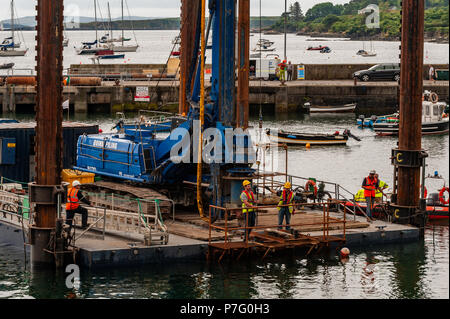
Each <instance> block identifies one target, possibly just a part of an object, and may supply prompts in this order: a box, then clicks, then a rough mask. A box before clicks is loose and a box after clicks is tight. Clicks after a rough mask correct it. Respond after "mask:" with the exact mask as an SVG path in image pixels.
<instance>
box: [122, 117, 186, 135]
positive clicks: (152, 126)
mask: <svg viewBox="0 0 450 319" xmlns="http://www.w3.org/2000/svg"><path fill="white" fill-rule="evenodd" d="M143 114H147V115H143ZM116 116H118V117H119V120H118V121H117V123H116V125H115V126H114V127H113V129H116V130H117V131H118V132H119V133H125V134H127V132H128V133H130V134H131V135H134V134H135V131H136V130H139V132H140V133H141V134H142V136H143V137H146V136H147V137H148V136H152V135H153V134H155V133H167V132H170V131H171V130H172V129H174V128H175V127H177V126H178V125H179V124H181V123H183V122H185V121H186V119H187V118H186V117H185V116H182V115H177V114H173V113H168V112H159V111H147V110H139V112H138V118H137V120H131V121H126V120H125V115H124V114H123V113H122V112H117V113H116Z"/></svg>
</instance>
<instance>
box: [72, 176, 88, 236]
mask: <svg viewBox="0 0 450 319" xmlns="http://www.w3.org/2000/svg"><path fill="white" fill-rule="evenodd" d="M80 186H81V183H80V182H79V181H77V180H75V181H73V183H72V188H71V189H69V190H68V191H67V203H66V224H67V225H69V226H70V227H72V221H73V217H74V216H75V213H78V214H81V228H83V229H84V228H87V227H88V226H89V224H88V222H87V221H88V211H87V209H86V208H84V207H81V206H80V202H83V203H85V204H87V205H90V204H91V203H90V202H89V200H88V199H87V198H86V197H84V194H83V193H82V192H81V191H80V188H81V187H80Z"/></svg>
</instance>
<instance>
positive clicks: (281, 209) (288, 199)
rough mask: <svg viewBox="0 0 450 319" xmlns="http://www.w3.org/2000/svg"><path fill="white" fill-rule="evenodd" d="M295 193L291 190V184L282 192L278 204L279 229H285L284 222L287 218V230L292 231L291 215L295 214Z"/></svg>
mask: <svg viewBox="0 0 450 319" xmlns="http://www.w3.org/2000/svg"><path fill="white" fill-rule="evenodd" d="M293 201H294V192H293V191H292V190H291V183H289V182H286V183H285V184H284V189H283V191H282V192H281V196H280V201H279V202H278V229H282V228H283V226H282V225H283V220H284V219H285V218H286V230H289V229H291V226H290V223H291V214H292V215H293V214H294V212H295V209H294V206H293V205H292V203H293ZM283 205H289V206H283Z"/></svg>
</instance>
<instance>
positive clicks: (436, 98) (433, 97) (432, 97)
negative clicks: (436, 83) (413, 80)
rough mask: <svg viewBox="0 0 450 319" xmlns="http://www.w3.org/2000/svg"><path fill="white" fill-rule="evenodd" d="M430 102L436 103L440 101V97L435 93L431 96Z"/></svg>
mask: <svg viewBox="0 0 450 319" xmlns="http://www.w3.org/2000/svg"><path fill="white" fill-rule="evenodd" d="M430 101H431V102H433V103H436V102H437V101H439V97H438V95H437V94H436V93H435V92H431V94H430Z"/></svg>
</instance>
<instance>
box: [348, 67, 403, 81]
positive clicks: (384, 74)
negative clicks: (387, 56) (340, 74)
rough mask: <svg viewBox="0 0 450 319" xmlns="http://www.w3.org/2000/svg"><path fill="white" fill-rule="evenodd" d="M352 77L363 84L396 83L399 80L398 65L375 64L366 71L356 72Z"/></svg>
mask: <svg viewBox="0 0 450 319" xmlns="http://www.w3.org/2000/svg"><path fill="white" fill-rule="evenodd" d="M353 77H354V78H357V79H359V80H361V81H364V82H367V81H374V80H390V81H398V80H399V79H400V64H398V63H383V64H376V65H374V66H373V67H371V68H369V69H368V70H361V71H356V72H355V73H353Z"/></svg>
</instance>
